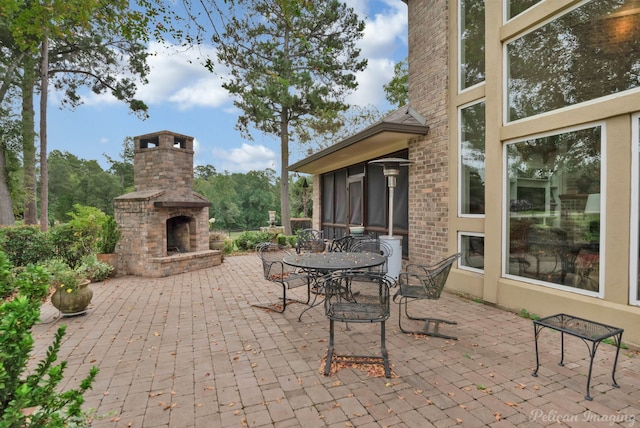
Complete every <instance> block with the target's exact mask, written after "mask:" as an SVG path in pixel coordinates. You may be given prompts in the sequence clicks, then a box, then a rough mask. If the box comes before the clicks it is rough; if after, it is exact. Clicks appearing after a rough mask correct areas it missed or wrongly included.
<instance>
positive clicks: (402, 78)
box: [383, 58, 409, 107]
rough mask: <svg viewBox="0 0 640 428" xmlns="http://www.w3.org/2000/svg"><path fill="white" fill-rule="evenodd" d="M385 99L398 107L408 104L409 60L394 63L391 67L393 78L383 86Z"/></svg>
mask: <svg viewBox="0 0 640 428" xmlns="http://www.w3.org/2000/svg"><path fill="white" fill-rule="evenodd" d="M383 88H384V93H385V98H386V99H387V101H389V102H390V103H391V104H395V105H396V106H398V107H402V106H403V105H405V104H407V103H408V102H409V60H408V58H405V59H403V60H402V61H400V62H398V63H396V65H395V66H394V67H393V78H392V79H391V81H390V82H389V83H387V84H386V85H384V86H383Z"/></svg>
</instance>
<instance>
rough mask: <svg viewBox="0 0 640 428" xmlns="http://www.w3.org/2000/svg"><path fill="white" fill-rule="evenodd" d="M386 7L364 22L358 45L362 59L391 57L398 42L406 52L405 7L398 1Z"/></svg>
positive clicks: (406, 18)
mask: <svg viewBox="0 0 640 428" xmlns="http://www.w3.org/2000/svg"><path fill="white" fill-rule="evenodd" d="M387 5H388V7H387V8H384V9H382V10H381V11H379V12H377V13H376V14H375V15H374V17H373V18H367V19H366V20H365V23H366V25H365V29H364V33H363V37H362V39H361V40H360V42H359V44H358V45H359V47H360V48H361V49H362V51H361V55H362V56H363V57H364V58H380V57H393V56H394V54H395V53H396V52H395V51H396V49H397V47H398V41H400V42H401V44H402V45H403V46H404V47H405V49H404V50H405V51H406V46H407V31H408V30H407V22H408V21H407V20H408V17H407V7H406V5H405V4H403V3H402V2H400V1H394V2H392V3H387ZM401 59H402V58H401Z"/></svg>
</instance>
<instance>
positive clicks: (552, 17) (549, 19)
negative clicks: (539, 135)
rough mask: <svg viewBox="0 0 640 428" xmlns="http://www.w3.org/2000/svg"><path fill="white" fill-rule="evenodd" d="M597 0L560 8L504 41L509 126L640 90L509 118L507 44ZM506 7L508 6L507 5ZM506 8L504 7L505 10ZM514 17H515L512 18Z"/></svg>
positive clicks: (505, 117) (504, 114) (504, 97)
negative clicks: (517, 117)
mask: <svg viewBox="0 0 640 428" xmlns="http://www.w3.org/2000/svg"><path fill="white" fill-rule="evenodd" d="M504 1H508V0H504ZM594 1H597V0H582V1H579V2H577V3H575V4H573V5H571V6H570V7H568V8H566V9H559V10H556V11H555V13H553V14H552V15H550V16H549V17H547V18H546V19H544V20H542V21H540V22H538V23H536V24H535V25H533V26H531V27H530V28H527V29H526V30H524V31H522V32H519V33H517V34H515V35H513V36H512V37H508V38H506V39H505V40H503V41H502V123H503V124H505V125H507V126H509V125H512V124H518V123H522V122H527V121H530V120H536V119H541V118H544V117H547V116H552V115H557V114H559V113H563V112H565V111H571V110H572V109H576V108H581V107H583V106H585V105H591V104H594V103H599V102H603V101H607V100H613V99H616V98H619V97H621V96H623V95H624V94H627V93H637V92H640V86H638V87H635V88H631V89H626V90H624V91H619V92H615V93H612V94H607V95H602V96H600V97H596V98H591V99H589V100H585V101H582V102H579V103H576V104H571V105H567V106H563V107H559V108H555V109H552V110H549V111H544V112H541V113H537V114H534V115H531V116H526V117H522V118H519V119H514V120H509V108H510V103H509V56H508V54H507V46H508V45H509V43H511V42H513V41H514V40H517V39H520V38H522V37H525V36H527V35H528V34H530V33H532V32H534V31H536V30H538V29H540V28H542V27H543V26H545V25H547V24H549V23H550V22H553V21H554V20H556V19H559V18H562V17H563V16H565V15H567V14H569V13H571V12H573V11H574V10H576V9H578V8H580V7H582V6H584V5H585V4H587V3H590V2H594ZM538 5H540V3H538V4H536V5H534V6H533V7H532V8H530V9H529V10H527V11H526V12H527V13H528V12H529V11H530V10H531V9H533V8H534V7H537V6H538ZM505 8H506V6H505ZM504 10H505V9H504V8H503V11H504ZM505 16H506V15H505ZM514 18H515V17H514ZM512 19H513V18H512Z"/></svg>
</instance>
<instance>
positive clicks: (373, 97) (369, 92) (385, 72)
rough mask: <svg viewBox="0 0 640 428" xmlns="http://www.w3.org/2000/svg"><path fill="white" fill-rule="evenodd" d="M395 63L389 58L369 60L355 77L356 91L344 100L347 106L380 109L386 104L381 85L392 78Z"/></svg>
mask: <svg viewBox="0 0 640 428" xmlns="http://www.w3.org/2000/svg"><path fill="white" fill-rule="evenodd" d="M394 65H395V62H394V61H393V60H392V59H391V58H371V59H369V65H368V67H367V68H366V69H365V70H364V71H362V72H360V73H358V74H357V75H356V80H357V81H358V89H357V90H356V91H355V92H353V93H352V94H350V95H349V96H348V97H347V98H346V102H347V103H348V104H355V105H358V106H362V107H365V106H367V105H370V104H371V105H374V106H377V107H380V106H381V105H385V103H386V102H387V101H386V99H385V94H384V88H383V85H385V84H387V83H389V81H390V80H391V79H392V78H393V67H394Z"/></svg>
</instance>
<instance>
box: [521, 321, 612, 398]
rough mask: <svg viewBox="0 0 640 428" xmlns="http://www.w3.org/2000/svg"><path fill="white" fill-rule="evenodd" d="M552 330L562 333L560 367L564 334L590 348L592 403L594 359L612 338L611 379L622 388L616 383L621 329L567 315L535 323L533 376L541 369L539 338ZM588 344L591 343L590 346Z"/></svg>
mask: <svg viewBox="0 0 640 428" xmlns="http://www.w3.org/2000/svg"><path fill="white" fill-rule="evenodd" d="M545 327H546V328H550V329H552V330H556V331H559V332H560V341H561V346H562V354H561V357H560V363H558V365H560V366H563V365H564V334H565V333H567V334H570V335H571V336H575V337H578V338H580V339H582V341H583V342H585V344H586V345H587V347H588V348H589V356H590V358H591V360H590V362H589V374H588V375H587V395H585V396H584V398H585V399H587V400H589V401H591V400H592V398H591V396H590V395H589V386H590V384H591V370H592V368H593V358H594V357H595V355H596V350H597V349H598V345H600V343H601V342H602V341H603V340H604V339H607V338H609V337H612V338H613V340H614V341H615V343H616V358H615V360H614V361H613V370H612V371H611V379H612V381H613V386H614V387H616V388H620V385H618V384H617V383H616V378H615V376H616V366H617V365H618V355H619V354H620V344H621V343H622V332H623V331H624V330H623V329H621V328H617V327H612V326H610V325H606V324H602V323H599V322H595V321H590V320H587V319H584V318H578V317H574V316H571V315H567V314H557V315H551V316H549V317H546V318H541V319H538V320H534V321H533V328H534V332H535V342H536V370H535V371H534V372H533V373H532V376H536V377H537V376H538V368H540V360H539V359H538V336H539V335H540V331H542V329H544V328H545ZM588 342H591V345H589V343H588Z"/></svg>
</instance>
